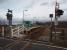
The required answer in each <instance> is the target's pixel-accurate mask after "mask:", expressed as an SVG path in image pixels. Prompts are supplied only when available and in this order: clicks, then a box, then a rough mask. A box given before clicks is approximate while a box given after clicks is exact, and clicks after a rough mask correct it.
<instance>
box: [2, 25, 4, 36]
mask: <svg viewBox="0 0 67 50" xmlns="http://www.w3.org/2000/svg"><path fill="white" fill-rule="evenodd" d="M2 36H4V26H3V27H2Z"/></svg>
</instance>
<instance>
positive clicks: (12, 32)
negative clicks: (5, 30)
mask: <svg viewBox="0 0 67 50" xmlns="http://www.w3.org/2000/svg"><path fill="white" fill-rule="evenodd" d="M10 27H11V37H13V29H12V26H10Z"/></svg>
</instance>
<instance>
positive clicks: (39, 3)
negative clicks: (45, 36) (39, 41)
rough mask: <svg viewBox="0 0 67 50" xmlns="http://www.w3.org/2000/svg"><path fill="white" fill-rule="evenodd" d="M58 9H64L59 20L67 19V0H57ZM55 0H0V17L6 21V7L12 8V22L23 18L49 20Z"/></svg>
mask: <svg viewBox="0 0 67 50" xmlns="http://www.w3.org/2000/svg"><path fill="white" fill-rule="evenodd" d="M58 2H59V4H60V9H62V10H64V15H62V16H61V17H60V18H59V20H67V17H66V14H67V7H66V6H67V0H58ZM54 7H55V0H0V19H4V20H6V21H7V18H6V13H7V9H11V10H13V22H15V21H16V22H18V23H19V22H22V19H23V11H24V10H27V11H24V19H25V20H32V21H35V20H36V21H42V22H44V21H49V20H50V18H49V14H51V13H52V14H54Z"/></svg>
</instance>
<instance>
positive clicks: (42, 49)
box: [27, 43, 67, 50]
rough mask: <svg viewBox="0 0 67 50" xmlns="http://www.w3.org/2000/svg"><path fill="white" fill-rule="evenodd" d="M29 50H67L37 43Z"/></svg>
mask: <svg viewBox="0 0 67 50" xmlns="http://www.w3.org/2000/svg"><path fill="white" fill-rule="evenodd" d="M27 50H67V49H64V48H60V47H50V46H46V45H41V44H36V43H35V44H32V45H31V46H30V47H28V48H27Z"/></svg>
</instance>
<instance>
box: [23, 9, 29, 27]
mask: <svg viewBox="0 0 67 50" xmlns="http://www.w3.org/2000/svg"><path fill="white" fill-rule="evenodd" d="M25 11H28V10H23V27H24V17H25Z"/></svg>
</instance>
